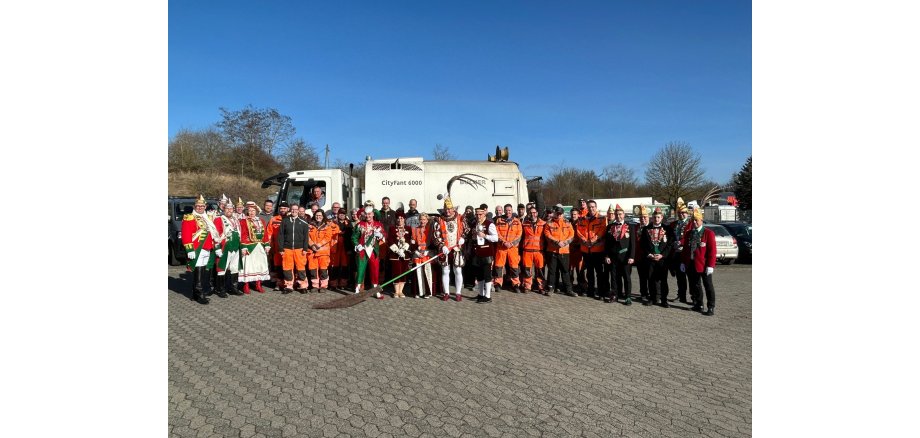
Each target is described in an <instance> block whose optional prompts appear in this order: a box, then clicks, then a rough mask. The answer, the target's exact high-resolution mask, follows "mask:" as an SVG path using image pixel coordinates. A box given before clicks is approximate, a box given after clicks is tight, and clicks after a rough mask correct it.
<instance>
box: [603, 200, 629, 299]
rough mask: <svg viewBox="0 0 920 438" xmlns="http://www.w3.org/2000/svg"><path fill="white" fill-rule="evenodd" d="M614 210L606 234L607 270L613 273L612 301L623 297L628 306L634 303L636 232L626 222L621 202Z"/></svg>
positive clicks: (605, 260)
mask: <svg viewBox="0 0 920 438" xmlns="http://www.w3.org/2000/svg"><path fill="white" fill-rule="evenodd" d="M613 211H614V218H613V222H611V223H610V225H608V226H607V233H606V234H605V235H604V237H605V239H606V241H605V242H604V250H605V251H606V257H605V258H604V262H605V263H606V264H607V270H608V271H610V272H611V273H612V274H613V287H611V294H612V295H613V298H612V301H616V300H617V299H618V298H623V303H624V304H626V305H627V306H628V305H630V304H632V265H633V263H634V262H635V259H636V233H635V232H633V230H632V228H631V227H630V226H629V224H627V223H626V221H625V219H626V212H625V211H623V208H622V207H620V204H617V208H616V209H615V210H613ZM604 302H607V303H609V302H611V297H610V296H607V297H605V298H604Z"/></svg>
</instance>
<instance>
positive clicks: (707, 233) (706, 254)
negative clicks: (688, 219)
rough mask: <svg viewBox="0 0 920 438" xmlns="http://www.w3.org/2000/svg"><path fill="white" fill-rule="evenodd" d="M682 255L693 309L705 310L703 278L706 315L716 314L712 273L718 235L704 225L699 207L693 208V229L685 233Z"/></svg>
mask: <svg viewBox="0 0 920 438" xmlns="http://www.w3.org/2000/svg"><path fill="white" fill-rule="evenodd" d="M681 255H682V259H683V262H684V263H683V264H682V265H680V270H681V271H684V272H686V274H687V281H688V283H689V285H690V288H691V291H692V293H693V310H695V311H698V312H700V311H702V310H703V291H702V290H700V280H703V286H704V287H705V288H706V305H707V310H706V313H705V314H704V315H706V316H712V315H715V311H716V289H715V287H713V285H712V273H713V271H714V270H715V266H716V235H715V233H714V232H713V231H712V230H710V229H708V228H705V227H703V212H702V211H701V210H700V209H698V208H697V209H694V210H693V222H692V224H691V229H689V230H687V231H686V232H685V233H684V238H683V252H682V254H681Z"/></svg>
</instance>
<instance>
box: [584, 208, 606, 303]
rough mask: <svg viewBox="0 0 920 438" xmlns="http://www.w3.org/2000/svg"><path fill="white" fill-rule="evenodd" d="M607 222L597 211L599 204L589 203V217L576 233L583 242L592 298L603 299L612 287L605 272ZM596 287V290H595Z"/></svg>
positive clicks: (585, 218)
mask: <svg viewBox="0 0 920 438" xmlns="http://www.w3.org/2000/svg"><path fill="white" fill-rule="evenodd" d="M606 232H607V221H606V219H604V218H603V217H601V216H600V214H599V213H598V211H597V202H594V200H593V199H592V200H590V201H588V215H587V216H585V217H583V218H581V220H580V221H579V223H578V227H577V230H576V233H577V234H578V239H579V241H580V242H581V244H580V245H581V256H582V258H583V259H584V263H585V270H586V272H585V274H586V276H587V280H588V290H587V294H588V296H590V297H591V298H601V295H603V294H606V292H604V291H606V290H608V289H609V287H610V286H608V285H607V279H606V278H604V277H605V275H604V274H605V271H604V233H606ZM595 286H596V288H595Z"/></svg>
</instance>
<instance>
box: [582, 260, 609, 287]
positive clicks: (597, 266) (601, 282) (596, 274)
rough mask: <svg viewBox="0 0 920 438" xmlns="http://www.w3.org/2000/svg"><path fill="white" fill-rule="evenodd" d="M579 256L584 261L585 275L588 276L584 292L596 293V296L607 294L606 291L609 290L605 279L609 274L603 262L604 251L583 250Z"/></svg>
mask: <svg viewBox="0 0 920 438" xmlns="http://www.w3.org/2000/svg"><path fill="white" fill-rule="evenodd" d="M581 256H582V257H583V258H582V260H584V263H585V275H586V276H587V277H588V290H587V291H586V292H588V293H590V294H595V293H596V294H597V295H598V296H605V295H607V291H609V290H610V284H608V281H607V276H608V275H609V274H608V273H607V271H606V268H605V266H606V265H605V264H604V257H605V256H604V253H602V252H591V253H588V252H583V253H581Z"/></svg>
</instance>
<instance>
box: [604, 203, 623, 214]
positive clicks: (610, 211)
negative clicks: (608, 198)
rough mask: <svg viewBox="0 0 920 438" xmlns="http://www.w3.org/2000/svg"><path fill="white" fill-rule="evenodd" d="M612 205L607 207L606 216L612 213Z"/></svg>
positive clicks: (618, 206)
mask: <svg viewBox="0 0 920 438" xmlns="http://www.w3.org/2000/svg"><path fill="white" fill-rule="evenodd" d="M617 208H620V204H617ZM613 211H614V210H613V204H609V205H607V214H610V213H613Z"/></svg>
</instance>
